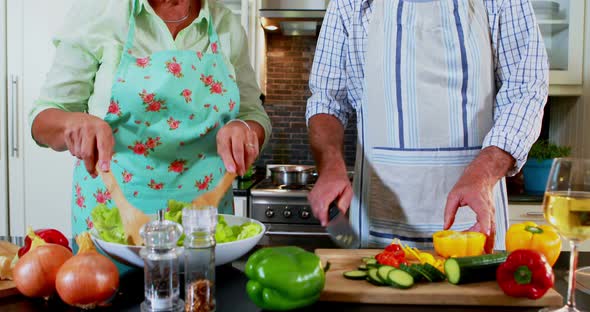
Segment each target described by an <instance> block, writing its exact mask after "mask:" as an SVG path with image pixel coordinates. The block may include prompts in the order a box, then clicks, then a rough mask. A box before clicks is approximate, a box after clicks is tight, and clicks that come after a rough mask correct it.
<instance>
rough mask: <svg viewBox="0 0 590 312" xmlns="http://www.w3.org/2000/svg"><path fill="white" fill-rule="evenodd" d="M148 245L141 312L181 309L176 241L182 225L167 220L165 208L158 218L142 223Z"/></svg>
mask: <svg viewBox="0 0 590 312" xmlns="http://www.w3.org/2000/svg"><path fill="white" fill-rule="evenodd" d="M139 233H140V235H141V236H142V237H143V240H144V243H145V247H144V248H142V249H141V251H140V256H141V257H142V258H143V261H144V289H145V301H144V302H142V303H141V311H150V312H152V311H182V309H183V306H184V302H183V301H182V299H180V282H179V275H178V255H179V251H178V249H177V246H176V243H177V241H178V239H179V238H180V235H182V227H181V226H180V225H179V224H178V223H176V222H172V221H167V220H164V218H163V211H162V212H160V216H159V220H158V221H152V222H150V223H147V224H145V225H143V226H142V227H141V229H140V231H139Z"/></svg>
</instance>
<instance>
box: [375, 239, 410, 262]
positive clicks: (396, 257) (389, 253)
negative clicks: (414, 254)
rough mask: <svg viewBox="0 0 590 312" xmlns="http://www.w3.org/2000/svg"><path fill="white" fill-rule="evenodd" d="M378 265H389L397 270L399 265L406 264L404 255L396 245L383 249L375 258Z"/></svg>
mask: <svg viewBox="0 0 590 312" xmlns="http://www.w3.org/2000/svg"><path fill="white" fill-rule="evenodd" d="M375 260H377V262H378V263H379V264H383V265H389V266H392V267H396V268H399V265H400V264H402V263H407V262H406V254H405V253H404V250H403V249H402V248H401V246H400V245H398V244H391V245H389V246H387V247H385V250H384V251H383V252H381V253H379V254H378V255H376V256H375Z"/></svg>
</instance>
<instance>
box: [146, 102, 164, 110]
mask: <svg viewBox="0 0 590 312" xmlns="http://www.w3.org/2000/svg"><path fill="white" fill-rule="evenodd" d="M164 109H166V106H164V101H153V102H151V103H149V104H148V105H147V107H146V108H145V111H146V112H159V111H161V110H164Z"/></svg>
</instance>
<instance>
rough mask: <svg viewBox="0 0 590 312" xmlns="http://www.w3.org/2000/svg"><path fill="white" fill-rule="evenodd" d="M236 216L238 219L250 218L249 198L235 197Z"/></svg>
mask: <svg viewBox="0 0 590 312" xmlns="http://www.w3.org/2000/svg"><path fill="white" fill-rule="evenodd" d="M234 214H235V215H236V216H238V217H247V216H248V197H247V196H234Z"/></svg>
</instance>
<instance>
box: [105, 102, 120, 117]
mask: <svg viewBox="0 0 590 312" xmlns="http://www.w3.org/2000/svg"><path fill="white" fill-rule="evenodd" d="M107 114H113V115H117V116H119V117H121V115H123V113H121V107H120V106H119V101H115V100H111V103H110V104H109V109H108V111H107Z"/></svg>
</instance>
